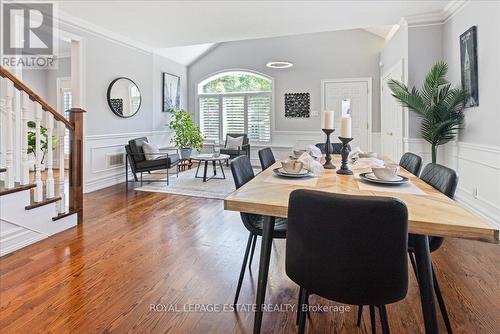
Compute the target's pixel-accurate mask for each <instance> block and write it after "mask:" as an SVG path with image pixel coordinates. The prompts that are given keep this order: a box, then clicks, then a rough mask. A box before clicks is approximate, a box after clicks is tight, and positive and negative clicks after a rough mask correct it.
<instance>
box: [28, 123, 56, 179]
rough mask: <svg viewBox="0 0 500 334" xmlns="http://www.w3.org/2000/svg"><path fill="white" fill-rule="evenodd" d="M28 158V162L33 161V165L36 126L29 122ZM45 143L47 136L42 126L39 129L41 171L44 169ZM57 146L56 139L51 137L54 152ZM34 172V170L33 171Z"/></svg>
mask: <svg viewBox="0 0 500 334" xmlns="http://www.w3.org/2000/svg"><path fill="white" fill-rule="evenodd" d="M28 128H29V130H28V156H29V160H30V161H33V164H34V163H35V157H36V151H37V150H36V131H35V128H36V125H35V122H33V121H29V122H28ZM47 141H48V136H47V129H46V128H44V127H43V126H41V127H40V150H41V151H42V158H41V160H40V163H41V165H42V170H44V169H45V156H46V155H47V148H48V145H47ZM56 144H57V137H56V136H52V150H55V148H56ZM33 170H34V169H33Z"/></svg>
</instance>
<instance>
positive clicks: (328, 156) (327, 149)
mask: <svg viewBox="0 0 500 334" xmlns="http://www.w3.org/2000/svg"><path fill="white" fill-rule="evenodd" d="M321 130H323V132H324V133H325V134H326V143H325V163H324V164H323V167H324V168H325V169H335V168H336V167H335V165H334V164H332V155H331V154H332V152H330V149H331V144H330V135H331V134H332V133H333V132H334V131H335V129H321Z"/></svg>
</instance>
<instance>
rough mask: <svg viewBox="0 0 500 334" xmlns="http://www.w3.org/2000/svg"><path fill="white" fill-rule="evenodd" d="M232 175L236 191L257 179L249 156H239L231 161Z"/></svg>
mask: <svg viewBox="0 0 500 334" xmlns="http://www.w3.org/2000/svg"><path fill="white" fill-rule="evenodd" d="M231 173H232V174H233V179H234V185H235V186H236V189H238V188H240V187H241V186H243V185H244V184H245V183H247V182H248V181H250V180H251V179H253V178H254V177H255V174H254V172H253V168H252V163H251V162H250V159H249V158H248V157H247V156H244V155H242V156H239V157H237V158H236V159H234V160H233V161H231Z"/></svg>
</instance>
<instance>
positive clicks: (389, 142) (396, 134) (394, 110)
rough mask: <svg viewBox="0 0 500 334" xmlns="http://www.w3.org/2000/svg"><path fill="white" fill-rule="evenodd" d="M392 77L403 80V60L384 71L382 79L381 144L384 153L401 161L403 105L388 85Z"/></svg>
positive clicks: (394, 159) (393, 159)
mask: <svg viewBox="0 0 500 334" xmlns="http://www.w3.org/2000/svg"><path fill="white" fill-rule="evenodd" d="M390 79H394V80H397V81H399V82H403V61H402V60H400V61H399V62H398V63H397V64H396V65H394V66H393V67H392V68H390V69H389V70H388V71H387V72H386V73H384V74H383V75H382V77H381V79H380V90H381V91H380V121H381V123H380V145H381V150H382V152H383V154H384V155H386V156H387V157H389V158H390V159H392V161H399V159H401V156H402V155H403V107H402V106H401V104H400V103H399V102H398V101H396V99H395V98H394V97H393V96H392V92H391V90H390V89H389V87H388V86H387V82H388V81H389V80H390Z"/></svg>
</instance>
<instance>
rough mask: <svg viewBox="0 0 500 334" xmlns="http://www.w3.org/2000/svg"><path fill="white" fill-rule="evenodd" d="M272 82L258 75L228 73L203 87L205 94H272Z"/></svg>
mask: <svg viewBox="0 0 500 334" xmlns="http://www.w3.org/2000/svg"><path fill="white" fill-rule="evenodd" d="M271 90H272V87H271V81H270V80H268V79H265V78H262V77H260V76H257V75H252V74H245V73H228V74H226V75H223V76H221V77H219V78H217V79H215V80H212V81H210V82H208V83H206V84H205V85H203V87H202V92H203V93H236V92H270V91H271Z"/></svg>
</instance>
